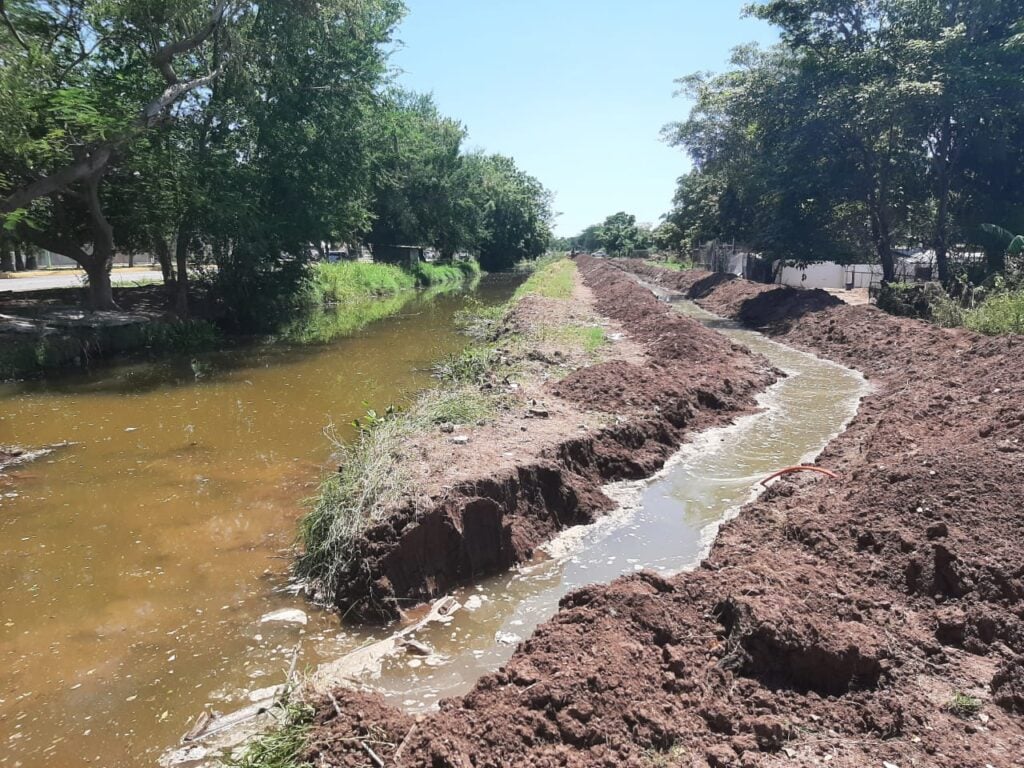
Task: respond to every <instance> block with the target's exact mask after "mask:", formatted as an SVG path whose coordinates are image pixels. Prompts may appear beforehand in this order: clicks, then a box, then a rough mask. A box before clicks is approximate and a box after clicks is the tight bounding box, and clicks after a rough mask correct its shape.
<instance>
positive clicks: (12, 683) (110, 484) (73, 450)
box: [0, 277, 515, 768]
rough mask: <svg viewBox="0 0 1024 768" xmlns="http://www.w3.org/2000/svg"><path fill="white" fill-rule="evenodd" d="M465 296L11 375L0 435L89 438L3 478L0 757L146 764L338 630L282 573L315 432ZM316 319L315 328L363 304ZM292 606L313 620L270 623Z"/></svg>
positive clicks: (21, 440) (428, 360)
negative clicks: (203, 351)
mask: <svg viewBox="0 0 1024 768" xmlns="http://www.w3.org/2000/svg"><path fill="white" fill-rule="evenodd" d="M514 287H515V282H513V281H510V280H508V279H502V278H498V277H495V278H487V279H485V281H484V282H483V284H482V285H481V287H480V288H479V290H478V292H477V294H476V296H477V298H478V299H480V300H481V301H484V302H485V303H494V302H498V301H504V300H505V299H507V298H508V297H509V295H510V294H511V291H512V290H513V289H514ZM399 305H402V306H399ZM464 305H465V296H463V295H458V294H453V295H443V296H441V297H439V298H431V297H429V296H424V295H416V294H405V295H404V296H402V297H398V298H396V299H394V300H389V302H380V303H379V304H378V305H374V307H373V308H372V309H371V311H373V312H376V311H378V309H381V308H383V309H384V310H387V311H395V310H397V311H398V314H397V315H395V316H393V317H390V318H388V319H385V320H382V321H380V322H377V323H374V324H371V325H368V326H366V327H365V328H364V329H362V330H360V331H357V332H355V333H354V334H352V335H349V336H346V337H342V338H339V339H337V340H336V341H334V342H331V343H329V344H323V345H315V346H301V345H289V344H267V345H261V346H254V347H246V348H242V349H237V350H233V351H228V352H222V353H216V354H210V355H204V356H201V357H199V358H197V359H184V360H178V361H173V362H161V363H140V364H117V365H109V366H105V367H100V368H98V369H96V370H94V371H92V372H90V373H88V374H78V375H69V376H62V377H58V378H55V379H53V380H50V381H37V382H25V383H15V384H0V443H15V444H20V445H26V446H38V445H44V444H50V443H57V442H61V441H65V440H66V441H72V442H76V443H78V444H77V445H74V446H72V447H70V448H68V449H65V450H62V451H60V452H58V453H56V454H54V455H53V456H51V457H50V460H49V461H47V460H43V461H41V462H39V463H37V464H33V465H28V466H27V467H25V468H23V469H21V470H19V471H18V472H17V473H15V475H14V477H13V479H12V481H11V482H12V484H11V485H8V486H6V487H0V583H2V587H0V766H5V767H6V766H21V767H23V768H41V767H42V766H72V765H84V764H92V765H97V766H102V767H103V768H115V767H117V766H126V767H127V766H133V767H134V766H144V765H155V764H156V760H157V758H158V756H159V755H160V754H161V753H162V752H163V751H164V750H165V749H166V748H167V747H169V746H173V745H175V744H177V742H178V740H179V739H180V737H181V735H182V734H183V733H184V732H185V731H186V730H187V729H188V726H189V723H190V722H191V721H192V720H194V719H195V717H196V716H197V715H198V714H199V713H200V712H201V711H202V709H203V707H204V706H210V707H211V708H215V709H218V710H221V711H225V712H229V711H232V710H234V709H237V708H238V707H240V706H243V705H245V704H247V703H248V702H249V699H248V693H249V692H251V691H253V690H254V689H259V688H265V687H267V686H271V685H275V684H278V683H281V682H283V681H284V678H285V675H286V671H287V669H288V665H289V661H290V659H291V657H292V654H293V651H294V649H295V648H296V647H299V648H300V649H301V650H302V657H301V664H302V665H303V666H306V665H315V664H316V663H317V662H318V661H319V660H321V659H322V658H323V657H322V656H321V655H320V652H319V648H320V646H321V645H322V644H323V645H325V647H326V648H327V650H328V652H329V651H330V650H331V649H333V642H332V641H325V640H324V638H333V637H334V636H335V634H336V633H337V627H338V622H337V619H336V618H335V617H334V616H333V615H331V614H326V613H318V612H316V611H315V610H313V609H312V608H311V607H310V606H309V604H308V603H307V602H306V601H305V600H304V599H303V598H301V597H298V596H294V595H291V594H288V593H287V592H286V591H283V590H282V588H283V587H284V586H286V584H287V570H288V563H289V560H288V558H287V557H286V556H283V555H282V551H283V550H285V549H286V548H287V547H289V546H290V545H291V543H292V542H293V541H294V536H295V530H296V518H297V516H298V515H299V514H300V512H301V504H302V500H303V499H304V498H306V497H308V496H309V495H311V494H312V493H313V492H314V490H315V485H316V482H317V479H318V478H319V476H320V474H321V472H322V471H323V468H324V466H325V464H326V463H327V462H328V460H329V457H330V444H329V443H328V441H327V440H326V439H325V437H324V435H323V433H322V430H323V428H324V427H325V425H327V424H328V423H330V422H333V423H335V424H337V425H338V427H339V429H338V431H339V434H341V435H342V436H346V435H347V434H348V432H347V425H348V424H349V423H350V422H351V420H352V419H354V418H357V417H359V416H360V415H362V412H363V411H364V410H365V408H366V406H364V402H366V403H368V404H369V405H370V406H372V407H375V408H381V407H383V406H386V405H387V404H389V403H391V402H400V401H401V399H402V397H403V396H404V395H405V394H406V393H408V392H410V391H412V390H415V389H418V388H422V387H423V386H426V385H427V384H429V382H430V371H429V369H430V366H431V364H432V363H433V362H435V361H436V360H438V359H439V358H440V357H441V356H442V355H444V354H446V353H450V352H454V351H456V350H458V349H460V348H462V347H463V346H464V345H465V343H466V339H465V337H463V336H461V335H460V334H459V333H457V332H456V329H455V328H454V324H453V314H454V313H455V311H456V310H458V309H460V308H462V307H463V306H464ZM319 320H320V321H321V322H320V323H318V324H316V325H315V326H313V327H311V328H310V329H309V330H308V335H311V336H312V337H314V338H320V337H322V336H323V335H325V334H326V335H330V334H333V333H335V332H336V331H337V330H338V329H339V328H340V329H341V330H345V328H347V327H348V325H349V324H350V321H351V315H350V313H349V314H344V315H337V316H335V315H331V316H325V317H323V318H319ZM284 609H290V610H293V611H294V610H295V609H299V610H302V611H305V612H306V613H307V614H308V623H307V624H306V625H302V624H296V623H286V622H278V621H261V619H262V618H264V617H266V616H267V615H268V614H272V613H273V612H275V611H280V610H284Z"/></svg>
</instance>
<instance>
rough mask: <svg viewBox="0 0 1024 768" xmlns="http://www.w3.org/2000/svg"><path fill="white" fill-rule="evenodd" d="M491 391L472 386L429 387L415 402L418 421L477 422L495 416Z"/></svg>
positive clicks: (423, 422) (438, 422) (424, 423)
mask: <svg viewBox="0 0 1024 768" xmlns="http://www.w3.org/2000/svg"><path fill="white" fill-rule="evenodd" d="M497 405H498V401H497V398H496V397H495V396H494V395H491V394H488V393H485V392H481V391H480V390H479V389H478V388H476V387H472V386H461V387H458V388H456V389H435V390H430V391H428V392H426V393H425V394H424V396H423V397H422V398H421V399H420V400H419V402H418V403H417V409H416V414H415V415H416V417H417V421H418V422H420V423H421V424H422V425H424V426H426V427H433V426H436V425H438V424H476V423H478V422H481V421H486V420H487V419H490V418H491V417H493V416H494V413H495V410H496V407H497Z"/></svg>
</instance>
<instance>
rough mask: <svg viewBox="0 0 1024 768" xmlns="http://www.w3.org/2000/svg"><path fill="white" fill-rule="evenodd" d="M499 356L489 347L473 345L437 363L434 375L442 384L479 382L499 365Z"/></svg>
mask: <svg viewBox="0 0 1024 768" xmlns="http://www.w3.org/2000/svg"><path fill="white" fill-rule="evenodd" d="M499 357H500V356H499V355H498V353H497V352H496V351H495V350H493V349H490V348H489V347H486V346H479V345H477V346H471V347H468V348H467V349H464V350H463V351H462V352H459V353H457V354H452V355H448V356H447V357H445V358H443V359H442V360H441V361H440V362H438V363H436V364H435V365H434V376H436V377H437V379H438V380H439V381H441V383H442V384H456V385H460V384H479V383H482V382H483V381H484V380H485V378H486V377H487V374H488V373H490V372H491V371H492V370H494V368H495V367H496V366H497V364H498V358H499Z"/></svg>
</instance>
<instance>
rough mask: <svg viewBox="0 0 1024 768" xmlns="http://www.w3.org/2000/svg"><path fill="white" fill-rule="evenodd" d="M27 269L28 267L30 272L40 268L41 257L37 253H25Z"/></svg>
mask: <svg viewBox="0 0 1024 768" xmlns="http://www.w3.org/2000/svg"><path fill="white" fill-rule="evenodd" d="M25 269H27V270H28V271H30V272H33V271H35V270H37V269H39V257H38V256H37V255H36V254H34V253H28V254H25Z"/></svg>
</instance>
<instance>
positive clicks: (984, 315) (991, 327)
mask: <svg viewBox="0 0 1024 768" xmlns="http://www.w3.org/2000/svg"><path fill="white" fill-rule="evenodd" d="M964 324H965V325H966V326H967V327H968V328H970V329H971V330H972V331H978V332H979V333H984V334H987V335H989V336H996V335H999V334H1004V333H1024V291H1012V292H1010V293H1001V294H997V295H995V296H992V297H990V298H988V299H986V300H985V301H984V302H982V304H981V305H980V306H979V307H977V308H976V309H972V310H970V311H968V312H967V313H966V317H965V322H964Z"/></svg>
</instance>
